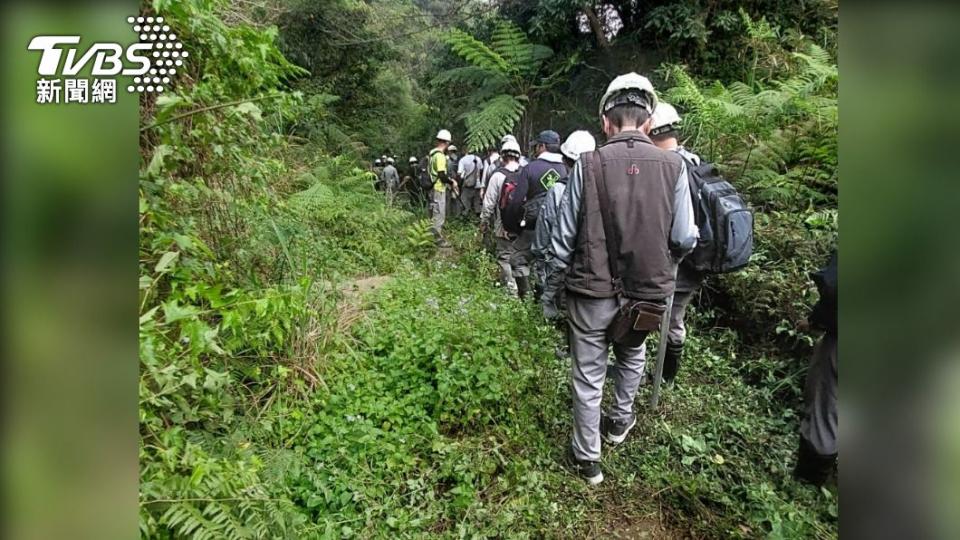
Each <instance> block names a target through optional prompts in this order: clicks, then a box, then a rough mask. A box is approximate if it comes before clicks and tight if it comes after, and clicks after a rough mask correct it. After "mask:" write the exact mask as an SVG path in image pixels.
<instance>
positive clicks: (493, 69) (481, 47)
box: [445, 29, 511, 75]
mask: <svg viewBox="0 0 960 540" xmlns="http://www.w3.org/2000/svg"><path fill="white" fill-rule="evenodd" d="M445 41H446V42H447V44H448V45H450V48H451V49H453V52H455V53H457V55H459V56H460V57H461V58H463V59H464V60H466V61H467V62H469V63H470V64H472V65H474V66H476V67H479V68H481V69H483V70H485V71H488V72H490V73H492V74H500V75H506V74H508V73H510V71H511V70H510V66H509V64H508V63H507V61H506V60H504V58H503V57H502V56H500V55H499V54H497V53H496V52H495V51H494V50H493V49H491V48H490V47H488V46H487V45H486V44H485V43H483V42H482V41H480V40H478V39H477V38H475V37H473V36H471V35H470V34H468V33H466V32H464V31H462V30H458V29H453V30H450V32H449V33H448V34H447V35H446V36H445Z"/></svg>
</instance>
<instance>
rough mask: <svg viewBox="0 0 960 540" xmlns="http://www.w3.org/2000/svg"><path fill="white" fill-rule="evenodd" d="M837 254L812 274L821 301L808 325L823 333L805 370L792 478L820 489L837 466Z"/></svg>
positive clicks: (834, 253) (815, 307)
mask: <svg viewBox="0 0 960 540" xmlns="http://www.w3.org/2000/svg"><path fill="white" fill-rule="evenodd" d="M837 274H838V263H837V252H836V251H834V252H833V254H832V255H831V256H830V261H829V262H828V263H827V266H825V267H824V268H823V269H821V270H820V271H819V272H816V273H814V274H811V277H812V278H813V281H814V283H816V285H817V289H818V290H819V291H820V300H819V301H818V302H817V304H816V305H815V306H814V307H813V311H812V312H811V314H810V318H809V322H810V325H811V326H814V327H816V328H819V329H821V330H823V332H824V334H823V336H822V337H821V338H820V341H819V343H817V346H816V348H815V349H814V352H813V357H812V358H811V359H810V367H809V368H808V370H807V381H806V387H805V389H804V396H803V398H804V399H803V404H804V407H803V409H804V411H803V413H804V415H803V419H802V420H801V421H800V449H799V455H798V457H797V466H796V468H795V469H794V471H793V474H794V476H795V477H796V478H797V479H798V480H801V481H803V482H807V483H809V484H813V485H815V486H822V485H823V484H824V483H825V482H826V481H827V479H828V478H829V477H830V474H831V473H832V472H833V470H834V467H835V466H836V463H837V455H838V450H839V444H838V440H837V431H838V419H837V382H838V379H837V330H838V325H837V281H838V279H837V278H838V275H837Z"/></svg>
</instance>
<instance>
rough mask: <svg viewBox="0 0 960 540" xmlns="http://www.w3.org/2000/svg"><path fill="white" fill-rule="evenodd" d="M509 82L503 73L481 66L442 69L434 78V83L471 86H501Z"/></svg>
mask: <svg viewBox="0 0 960 540" xmlns="http://www.w3.org/2000/svg"><path fill="white" fill-rule="evenodd" d="M507 82H508V80H507V78H506V77H505V76H504V75H503V74H502V73H493V72H491V71H490V70H487V69H484V68H481V67H479V66H462V67H456V68H452V69H446V70H444V71H442V72H441V73H440V74H439V75H437V76H436V77H435V78H434V79H433V84H435V85H443V84H447V83H462V84H467V85H470V86H484V85H494V86H500V85H503V84H506V83H507Z"/></svg>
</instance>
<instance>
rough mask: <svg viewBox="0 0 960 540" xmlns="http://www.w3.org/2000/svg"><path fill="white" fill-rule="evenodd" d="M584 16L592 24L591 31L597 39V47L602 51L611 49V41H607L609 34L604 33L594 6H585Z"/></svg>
mask: <svg viewBox="0 0 960 540" xmlns="http://www.w3.org/2000/svg"><path fill="white" fill-rule="evenodd" d="M583 14H584V15H586V16H587V20H588V21H589V22H590V29H591V30H593V35H594V36H595V37H596V38H597V47H600V48H601V49H606V48H607V47H609V46H610V40H608V39H607V34H606V33H605V32H604V31H603V24H602V23H601V22H600V19H599V18H598V17H597V13H596V12H595V11H594V10H593V6H591V5H589V4H588V5H585V6H583Z"/></svg>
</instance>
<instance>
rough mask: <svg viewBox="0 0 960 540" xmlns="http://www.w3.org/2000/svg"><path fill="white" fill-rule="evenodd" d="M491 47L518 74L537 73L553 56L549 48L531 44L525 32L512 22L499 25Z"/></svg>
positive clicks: (495, 30)
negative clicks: (545, 61)
mask: <svg viewBox="0 0 960 540" xmlns="http://www.w3.org/2000/svg"><path fill="white" fill-rule="evenodd" d="M491 45H492V47H493V50H494V51H495V52H496V53H497V54H499V55H500V56H501V57H502V58H503V59H504V60H506V61H507V64H508V65H509V66H510V69H511V71H513V72H514V73H518V74H524V75H528V74H532V73H536V72H537V71H538V70H539V69H540V66H542V65H543V61H544V60H546V59H548V58H550V57H551V56H553V51H552V50H551V49H550V48H549V47H546V46H544V45H534V44H533V43H531V42H530V40H529V38H527V35H526V34H525V33H524V32H523V30H521V29H520V27H518V26H517V25H516V24H514V23H513V22H512V21H502V22H500V23H499V24H497V26H496V28H495V29H494V31H493V38H492V40H491Z"/></svg>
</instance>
